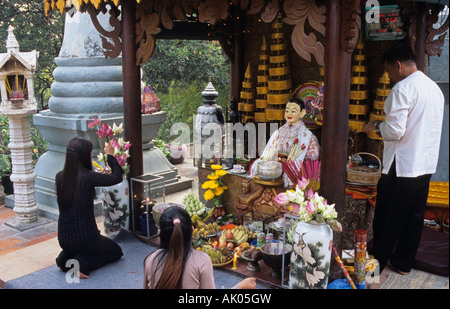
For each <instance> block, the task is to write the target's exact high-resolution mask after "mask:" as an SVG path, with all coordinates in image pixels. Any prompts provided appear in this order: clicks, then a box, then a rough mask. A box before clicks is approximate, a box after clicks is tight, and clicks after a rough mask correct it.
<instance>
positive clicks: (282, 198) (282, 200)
mask: <svg viewBox="0 0 450 309" xmlns="http://www.w3.org/2000/svg"><path fill="white" fill-rule="evenodd" d="M273 201H274V202H275V203H277V204H278V205H279V206H286V205H288V204H289V196H288V195H287V194H286V193H284V192H282V193H280V194H278V195H277V196H275V197H274V199H273Z"/></svg>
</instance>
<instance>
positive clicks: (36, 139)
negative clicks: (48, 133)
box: [0, 115, 48, 175]
mask: <svg viewBox="0 0 450 309" xmlns="http://www.w3.org/2000/svg"><path fill="white" fill-rule="evenodd" d="M30 134H31V141H32V142H33V144H34V145H33V148H32V160H33V166H34V165H35V164H36V163H37V160H38V159H39V157H40V156H41V155H42V154H43V153H44V152H46V151H47V144H48V143H47V141H46V140H45V139H44V138H43V137H42V135H41V132H40V131H39V130H37V129H36V128H35V127H33V126H32V118H31V116H30ZM8 144H9V121H8V117H7V116H5V115H0V174H5V175H6V174H11V151H10V150H9V147H8Z"/></svg>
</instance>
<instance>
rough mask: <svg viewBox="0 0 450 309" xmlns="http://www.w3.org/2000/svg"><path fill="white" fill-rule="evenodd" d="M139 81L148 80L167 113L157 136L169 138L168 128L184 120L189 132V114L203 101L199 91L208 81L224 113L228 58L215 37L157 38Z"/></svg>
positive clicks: (190, 115) (191, 122)
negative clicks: (203, 39) (202, 38)
mask: <svg viewBox="0 0 450 309" xmlns="http://www.w3.org/2000/svg"><path fill="white" fill-rule="evenodd" d="M142 68H143V71H144V75H143V81H144V82H145V83H146V84H150V85H151V86H152V88H153V90H154V91H155V93H156V94H157V96H158V97H159V99H160V100H161V110H163V111H166V112H167V114H168V117H167V120H166V121H165V122H164V123H163V124H162V126H161V128H160V130H159V132H158V135H157V137H158V138H159V139H162V140H165V141H168V142H170V141H173V140H174V139H175V138H176V137H177V136H170V128H171V127H172V125H173V124H175V123H185V124H187V125H188V126H189V128H190V130H191V140H192V134H193V118H194V116H195V115H196V114H197V109H198V107H199V106H201V105H202V104H203V101H204V98H203V97H202V95H201V93H202V91H203V90H204V89H205V87H206V85H207V84H208V82H212V84H213V86H214V88H215V89H216V90H217V92H218V93H219V96H218V98H217V100H216V102H217V104H219V105H220V106H222V109H223V111H224V114H226V110H227V108H228V104H229V92H230V90H229V80H230V67H229V60H228V58H227V57H226V56H225V55H224V54H223V52H222V48H221V46H220V44H219V43H218V42H216V41H189V40H158V41H157V43H156V50H155V53H154V55H153V57H152V58H150V60H149V61H147V62H146V63H144V64H143V65H142Z"/></svg>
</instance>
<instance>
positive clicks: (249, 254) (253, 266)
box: [239, 248, 262, 271]
mask: <svg viewBox="0 0 450 309" xmlns="http://www.w3.org/2000/svg"><path fill="white" fill-rule="evenodd" d="M256 250H257V251H259V252H260V254H259V256H258V257H257V258H256V259H254V258H253V254H254V253H255V252H256ZM239 258H240V259H242V260H244V261H247V262H249V263H248V264H247V269H248V270H249V271H259V270H261V267H260V266H259V260H260V259H262V252H261V250H260V249H259V248H258V249H253V250H245V251H243V252H242V253H241V255H240V256H239Z"/></svg>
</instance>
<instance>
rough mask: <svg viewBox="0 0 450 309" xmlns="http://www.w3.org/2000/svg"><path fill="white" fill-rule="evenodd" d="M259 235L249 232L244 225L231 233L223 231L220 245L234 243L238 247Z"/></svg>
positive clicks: (233, 229) (235, 228) (234, 228)
mask: <svg viewBox="0 0 450 309" xmlns="http://www.w3.org/2000/svg"><path fill="white" fill-rule="evenodd" d="M257 235H258V233H256V232H251V231H249V229H248V228H244V227H243V226H242V225H239V226H235V227H233V228H232V229H231V230H229V231H225V230H224V231H223V232H222V234H221V235H220V237H219V243H220V242H222V243H223V242H225V241H233V243H235V244H236V245H240V244H242V243H245V242H247V240H249V239H254V238H256V236H257Z"/></svg>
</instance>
